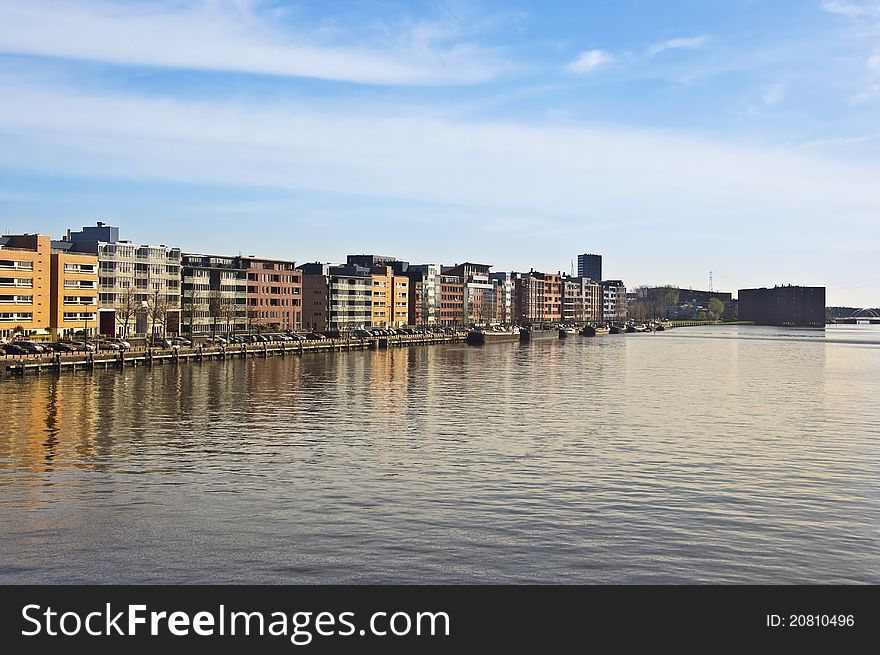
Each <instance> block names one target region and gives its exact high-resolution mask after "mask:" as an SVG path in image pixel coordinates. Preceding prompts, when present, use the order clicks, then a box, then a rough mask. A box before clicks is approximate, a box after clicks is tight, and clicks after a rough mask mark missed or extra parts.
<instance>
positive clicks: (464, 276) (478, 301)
mask: <svg viewBox="0 0 880 655" xmlns="http://www.w3.org/2000/svg"><path fill="white" fill-rule="evenodd" d="M490 268H491V266H489V265H488V264H475V263H473V262H465V263H463V264H456V265H455V266H451V267H447V268H444V269H443V274H444V275H447V276H455V277H458V278H459V279H461V281H462V285H463V286H462V304H463V321H464V325H497V324H498V323H500V322H501V318H500V316H501V315H500V304H501V299H500V295H499V291H498V286H497V285H496V284H495V283H494V282H493V280H491V279H490V277H489V269H490Z"/></svg>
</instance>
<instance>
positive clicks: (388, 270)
mask: <svg viewBox="0 0 880 655" xmlns="http://www.w3.org/2000/svg"><path fill="white" fill-rule="evenodd" d="M370 277H371V282H372V289H373V295H372V316H371V323H370V324H371V325H372V326H373V327H383V328H389V327H390V328H398V327H403V326H405V325H406V324H407V323H408V322H409V278H408V277H406V276H405V275H396V274H395V273H394V269H393V268H392V267H391V266H388V265H385V264H378V265H375V266H373V267H372V268H371V269H370Z"/></svg>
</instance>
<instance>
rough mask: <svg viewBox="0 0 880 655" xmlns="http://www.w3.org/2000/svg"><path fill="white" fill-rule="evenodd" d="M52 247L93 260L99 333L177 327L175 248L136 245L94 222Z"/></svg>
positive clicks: (154, 331)
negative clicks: (96, 267) (96, 273)
mask: <svg viewBox="0 0 880 655" xmlns="http://www.w3.org/2000/svg"><path fill="white" fill-rule="evenodd" d="M52 245H53V248H54V249H56V250H61V251H65V252H68V253H71V254H73V253H88V254H91V255H96V256H97V258H98V273H99V276H98V316H99V327H100V332H101V334H105V335H119V336H129V335H132V334H138V335H146V334H151V335H161V334H164V333H172V334H176V333H178V332H179V331H180V284H181V253H180V248H175V247H169V246H166V245H164V244H162V245H149V244H136V243H133V242H131V241H127V240H123V239H120V238H119V228H118V227H115V226H112V225H108V224H106V223H104V222H101V221H98V223H97V224H96V225H94V226H86V227H83V228H82V229H81V230H79V231H78V232H72V231H70V230H68V231H67V235H66V236H65V237H64V238H63V239H62V240H61V241H54V242H53V243H52Z"/></svg>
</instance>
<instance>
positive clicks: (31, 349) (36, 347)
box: [18, 341, 45, 355]
mask: <svg viewBox="0 0 880 655" xmlns="http://www.w3.org/2000/svg"><path fill="white" fill-rule="evenodd" d="M18 346H19V347H20V348H22V349H23V350H24V351H25V352H26V353H29V354H34V355H38V354H40V353H42V352H45V349H44V348H43V346H41V345H40V344H37V343H34V342H33V341H19V342H18Z"/></svg>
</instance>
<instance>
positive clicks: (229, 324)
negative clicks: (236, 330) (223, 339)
mask: <svg viewBox="0 0 880 655" xmlns="http://www.w3.org/2000/svg"><path fill="white" fill-rule="evenodd" d="M220 313H221V315H222V318H223V320H224V322H225V323H226V332H227V334H228V333H230V332H232V331H233V326H234V325H235V318H236V317H237V316H238V307H236V305H235V301H233V299H232V298H227V297H224V298H223V299H222V300H221V301H220Z"/></svg>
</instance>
